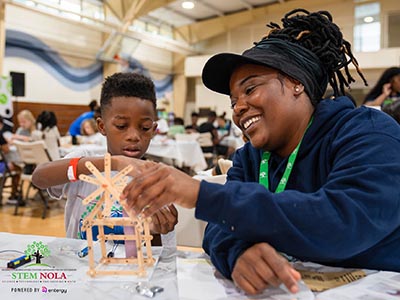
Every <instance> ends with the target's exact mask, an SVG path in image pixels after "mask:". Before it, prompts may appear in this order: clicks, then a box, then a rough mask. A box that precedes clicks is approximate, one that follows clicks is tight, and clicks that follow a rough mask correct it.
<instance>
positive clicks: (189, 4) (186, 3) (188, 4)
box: [182, 1, 194, 9]
mask: <svg viewBox="0 0 400 300" xmlns="http://www.w3.org/2000/svg"><path fill="white" fill-rule="evenodd" d="M193 7H194V3H193V1H183V2H182V8H184V9H193Z"/></svg>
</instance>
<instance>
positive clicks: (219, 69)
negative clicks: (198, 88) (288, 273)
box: [202, 53, 262, 96]
mask: <svg viewBox="0 0 400 300" xmlns="http://www.w3.org/2000/svg"><path fill="white" fill-rule="evenodd" d="M243 64H257V65H259V64H262V63H260V61H257V60H254V59H251V58H248V57H245V56H242V55H239V54H233V53H220V54H217V55H214V56H213V57H211V58H210V59H209V60H208V61H207V62H206V64H205V65H204V68H203V72H202V79H203V83H204V85H205V86H206V87H207V88H209V89H210V90H212V91H215V92H217V93H221V94H225V95H228V96H229V95H230V87H229V82H230V79H231V76H232V73H233V71H234V70H235V69H236V68H237V67H238V66H240V65H243Z"/></svg>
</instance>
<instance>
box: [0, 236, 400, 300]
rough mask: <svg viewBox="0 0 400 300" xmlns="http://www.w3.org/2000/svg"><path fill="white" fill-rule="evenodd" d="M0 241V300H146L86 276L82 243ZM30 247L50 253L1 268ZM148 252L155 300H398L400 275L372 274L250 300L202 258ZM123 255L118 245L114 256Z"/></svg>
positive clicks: (127, 287) (121, 283) (113, 282)
mask: <svg viewBox="0 0 400 300" xmlns="http://www.w3.org/2000/svg"><path fill="white" fill-rule="evenodd" d="M0 241H2V243H1V244H0V266H2V268H1V269H0V299H41V300H43V299H45V300H47V299H85V300H91V299H96V300H97V299H130V300H131V299H133V300H134V299H142V300H143V299H149V298H147V297H144V296H141V295H139V294H138V293H137V292H136V289H135V287H136V284H137V283H138V282H139V279H138V278H134V277H128V276H118V277H116V278H115V277H112V276H108V277H101V276H100V277H96V278H94V279H93V278H91V277H89V276H88V275H86V271H87V270H88V262H87V258H80V257H79V256H78V255H77V252H78V251H79V250H81V249H82V248H83V247H85V246H86V245H87V244H86V241H83V240H76V239H67V238H56V237H48V236H35V235H20V234H12V233H4V232H1V233H0ZM34 242H36V243H39V242H42V243H43V244H45V245H47V247H48V248H49V250H50V252H51V254H50V256H49V257H45V258H43V259H42V265H40V266H36V267H32V266H29V264H31V263H29V264H27V265H24V266H22V267H20V268H18V269H15V270H14V269H6V268H4V267H5V266H6V264H7V261H9V260H12V259H14V258H16V257H19V256H20V255H21V253H17V252H15V251H24V250H25V249H26V248H27V246H28V245H32V244H33V243H34ZM111 248H112V245H107V250H108V251H109V250H110V249H111ZM95 249H96V248H95ZM152 249H153V254H154V256H155V257H157V256H158V262H157V263H156V265H155V267H154V268H153V270H151V271H149V272H148V273H149V276H148V277H147V278H145V279H140V282H142V283H143V284H147V285H149V286H159V287H162V288H163V289H164V291H163V292H161V293H159V294H156V297H155V299H159V300H164V299H165V300H166V299H168V300H169V299H171V300H176V299H182V300H197V299H207V300H224V299H238V300H242V299H243V300H244V299H249V298H251V299H275V300H277V299H282V300H290V299H297V300H312V299H316V300H317V299H318V300H330V299H331V300H338V299H340V300H344V299H363V297H362V295H370V296H371V298H369V299H372V298H373V299H388V300H390V299H398V296H397V297H396V294H395V293H397V292H399V293H400V288H399V287H400V273H394V272H372V273H371V275H368V276H367V277H365V278H364V279H361V280H358V281H356V282H353V283H352V284H347V285H344V286H342V287H339V288H334V289H331V290H328V291H327V292H323V293H319V294H313V293H312V292H311V291H310V290H309V289H308V288H307V286H305V285H304V284H303V283H300V292H299V293H297V294H296V295H292V294H289V293H287V292H286V291H285V289H283V288H269V289H267V290H266V291H265V292H264V293H263V294H262V295H261V296H260V295H259V296H257V297H254V298H252V297H249V296H246V295H244V294H242V293H240V292H238V291H237V289H236V288H235V287H234V285H233V283H232V282H231V281H229V280H226V279H224V278H223V277H222V276H221V275H219V273H218V272H216V271H215V269H214V268H213V267H212V265H211V264H210V262H209V259H208V257H207V255H206V254H204V253H199V252H193V251H182V250H176V249H175V248H162V247H153V248H152ZM12 250H13V251H14V252H13V251H12ZM95 252H96V251H95ZM123 252H124V250H123V246H122V245H121V246H120V247H118V248H117V249H116V251H115V255H116V256H118V255H120V254H121V253H123ZM95 256H96V255H95ZM396 283H397V285H396ZM397 295H398V294H397ZM373 296H374V297H373Z"/></svg>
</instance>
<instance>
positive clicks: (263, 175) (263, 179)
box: [258, 117, 313, 194]
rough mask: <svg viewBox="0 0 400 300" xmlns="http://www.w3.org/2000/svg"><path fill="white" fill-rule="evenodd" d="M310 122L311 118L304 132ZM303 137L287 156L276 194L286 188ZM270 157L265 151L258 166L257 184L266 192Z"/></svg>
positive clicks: (269, 153)
mask: <svg viewBox="0 0 400 300" xmlns="http://www.w3.org/2000/svg"><path fill="white" fill-rule="evenodd" d="M312 121H313V118H312V117H311V119H310V122H309V123H308V126H307V128H306V131H307V129H308V128H309V127H310V125H311V123H312ZM304 134H305V133H304ZM303 137H304V135H303ZM303 137H302V138H301V140H300V142H299V143H298V144H297V146H296V148H295V149H294V150H293V152H292V153H291V154H290V156H289V159H288V163H287V165H286V169H285V172H284V173H283V176H282V178H281V180H280V181H279V184H278V186H277V188H276V190H275V193H276V194H277V193H280V192H283V191H284V190H285V188H286V184H287V182H288V180H289V176H290V173H291V172H292V169H293V165H294V162H295V161H296V157H297V153H298V152H299V148H300V145H301V142H302V141H303ZM270 157H271V152H268V151H266V152H264V153H263V155H262V159H261V164H260V177H259V179H258V182H259V183H260V184H262V185H263V186H265V187H266V189H267V190H269V182H268V162H269V158H270Z"/></svg>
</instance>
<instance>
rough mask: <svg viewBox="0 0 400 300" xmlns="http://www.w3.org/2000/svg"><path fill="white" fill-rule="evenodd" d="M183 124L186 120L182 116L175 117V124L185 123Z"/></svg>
mask: <svg viewBox="0 0 400 300" xmlns="http://www.w3.org/2000/svg"><path fill="white" fill-rule="evenodd" d="M183 124H184V121H183V119H182V118H179V117H175V118H174V125H183Z"/></svg>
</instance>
